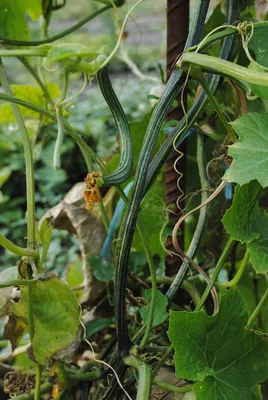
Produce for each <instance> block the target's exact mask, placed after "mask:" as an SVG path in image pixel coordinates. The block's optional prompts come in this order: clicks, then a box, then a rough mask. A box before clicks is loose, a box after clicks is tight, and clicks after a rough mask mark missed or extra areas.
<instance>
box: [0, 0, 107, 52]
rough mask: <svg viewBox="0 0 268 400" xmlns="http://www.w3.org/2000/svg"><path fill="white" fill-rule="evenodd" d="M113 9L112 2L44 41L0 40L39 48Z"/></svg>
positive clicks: (10, 43) (5, 42)
mask: <svg viewBox="0 0 268 400" xmlns="http://www.w3.org/2000/svg"><path fill="white" fill-rule="evenodd" d="M112 7H113V5H112V2H111V4H108V5H107V6H105V7H103V8H101V9H100V10H97V11H96V12H94V13H93V14H90V15H88V16H87V17H86V18H84V19H82V20H81V21H80V22H78V23H77V24H75V25H73V26H71V28H68V29H66V30H65V31H63V32H61V33H58V34H57V35H55V36H51V37H50V38H47V39H44V40H34V41H21V40H11V39H5V38H0V43H1V42H2V43H4V44H9V45H14V46H38V45H41V44H47V43H52V42H55V40H58V39H61V38H63V37H65V36H67V35H69V34H70V33H73V32H75V31H76V30H77V29H79V28H81V27H82V26H83V25H85V24H86V23H87V22H89V21H90V20H92V19H94V18H95V17H97V16H98V15H100V14H102V13H103V12H104V11H106V10H109V9H110V8H112Z"/></svg>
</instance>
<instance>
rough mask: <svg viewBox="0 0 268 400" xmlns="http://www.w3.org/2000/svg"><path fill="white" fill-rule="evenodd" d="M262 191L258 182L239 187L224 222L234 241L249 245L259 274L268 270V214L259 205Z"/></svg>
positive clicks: (253, 262) (252, 260)
mask: <svg viewBox="0 0 268 400" xmlns="http://www.w3.org/2000/svg"><path fill="white" fill-rule="evenodd" d="M261 189H262V188H261V186H260V184H259V183H258V182H257V181H256V180H255V181H252V182H250V183H249V184H246V185H243V186H241V187H240V186H237V187H236V189H235V194H234V200H233V204H232V206H231V207H230V208H229V210H227V212H226V213H225V215H224V217H223V220H222V221H223V224H224V228H225V229H226V231H227V232H228V233H229V234H230V235H231V236H232V237H233V239H234V240H239V241H240V242H241V243H247V246H248V250H249V253H250V259H251V262H252V264H253V267H254V268H255V270H256V272H258V273H264V272H265V271H266V270H267V269H268V214H267V213H262V212H261V210H260V208H259V205H258V199H259V195H260V192H261Z"/></svg>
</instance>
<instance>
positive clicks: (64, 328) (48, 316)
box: [21, 278, 80, 365]
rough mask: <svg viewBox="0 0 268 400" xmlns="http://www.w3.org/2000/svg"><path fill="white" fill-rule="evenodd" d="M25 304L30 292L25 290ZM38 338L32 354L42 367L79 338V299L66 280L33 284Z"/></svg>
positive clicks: (23, 291) (23, 289) (35, 328)
mask: <svg viewBox="0 0 268 400" xmlns="http://www.w3.org/2000/svg"><path fill="white" fill-rule="evenodd" d="M21 294H22V302H23V303H26V304H25V307H26V306H27V302H28V291H27V289H26V288H21ZM31 301H32V306H33V315H34V336H33V341H32V352H33V356H34V358H35V360H36V361H37V362H38V363H40V364H41V365H45V364H46V363H47V361H48V360H49V359H50V358H51V357H53V355H55V354H56V353H57V352H59V351H62V350H65V349H67V348H68V347H70V346H71V345H72V344H73V343H74V342H75V341H76V337H77V331H78V327H79V319H80V310H79V304H78V300H77V298H76V296H75V294H74V293H73V291H72V290H71V289H70V288H69V286H68V285H67V284H66V283H65V282H64V281H62V280H60V279H57V278H53V279H48V280H42V281H38V282H37V283H36V284H34V285H32V298H31Z"/></svg>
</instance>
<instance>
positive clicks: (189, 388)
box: [153, 380, 195, 393]
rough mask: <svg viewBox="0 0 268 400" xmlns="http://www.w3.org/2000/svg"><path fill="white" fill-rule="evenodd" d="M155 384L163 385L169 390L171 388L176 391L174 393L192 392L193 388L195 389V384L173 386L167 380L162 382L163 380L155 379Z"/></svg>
mask: <svg viewBox="0 0 268 400" xmlns="http://www.w3.org/2000/svg"><path fill="white" fill-rule="evenodd" d="M153 384H154V385H157V386H160V387H162V388H163V389H167V390H170V391H171V392H174V393H188V392H192V391H193V390H194V386H195V384H193V385H188V386H181V387H179V386H173V385H169V384H168V383H166V382H161V381H156V380H155V381H153Z"/></svg>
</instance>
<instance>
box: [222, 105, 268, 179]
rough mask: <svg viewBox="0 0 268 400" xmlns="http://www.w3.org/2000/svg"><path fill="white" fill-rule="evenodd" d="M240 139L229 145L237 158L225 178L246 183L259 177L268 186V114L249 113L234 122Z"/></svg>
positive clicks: (232, 154)
mask: <svg viewBox="0 0 268 400" xmlns="http://www.w3.org/2000/svg"><path fill="white" fill-rule="evenodd" d="M232 125H233V127H234V129H235V131H236V133H237V134H238V135H239V140H238V141H237V142H236V143H235V144H233V145H232V146H230V147H229V151H228V154H229V155H230V156H232V157H233V158H234V160H235V163H234V165H233V166H231V167H230V168H228V169H227V171H226V172H225V175H224V177H223V178H224V179H227V180H228V181H229V182H236V183H239V185H244V184H245V183H249V182H250V181H252V180H254V179H257V180H258V181H259V182H260V184H261V185H262V186H263V187H266V186H268V174H267V170H268V114H258V113H249V114H246V115H244V116H242V117H241V118H238V119H237V120H236V121H234V122H233V123H232Z"/></svg>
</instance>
